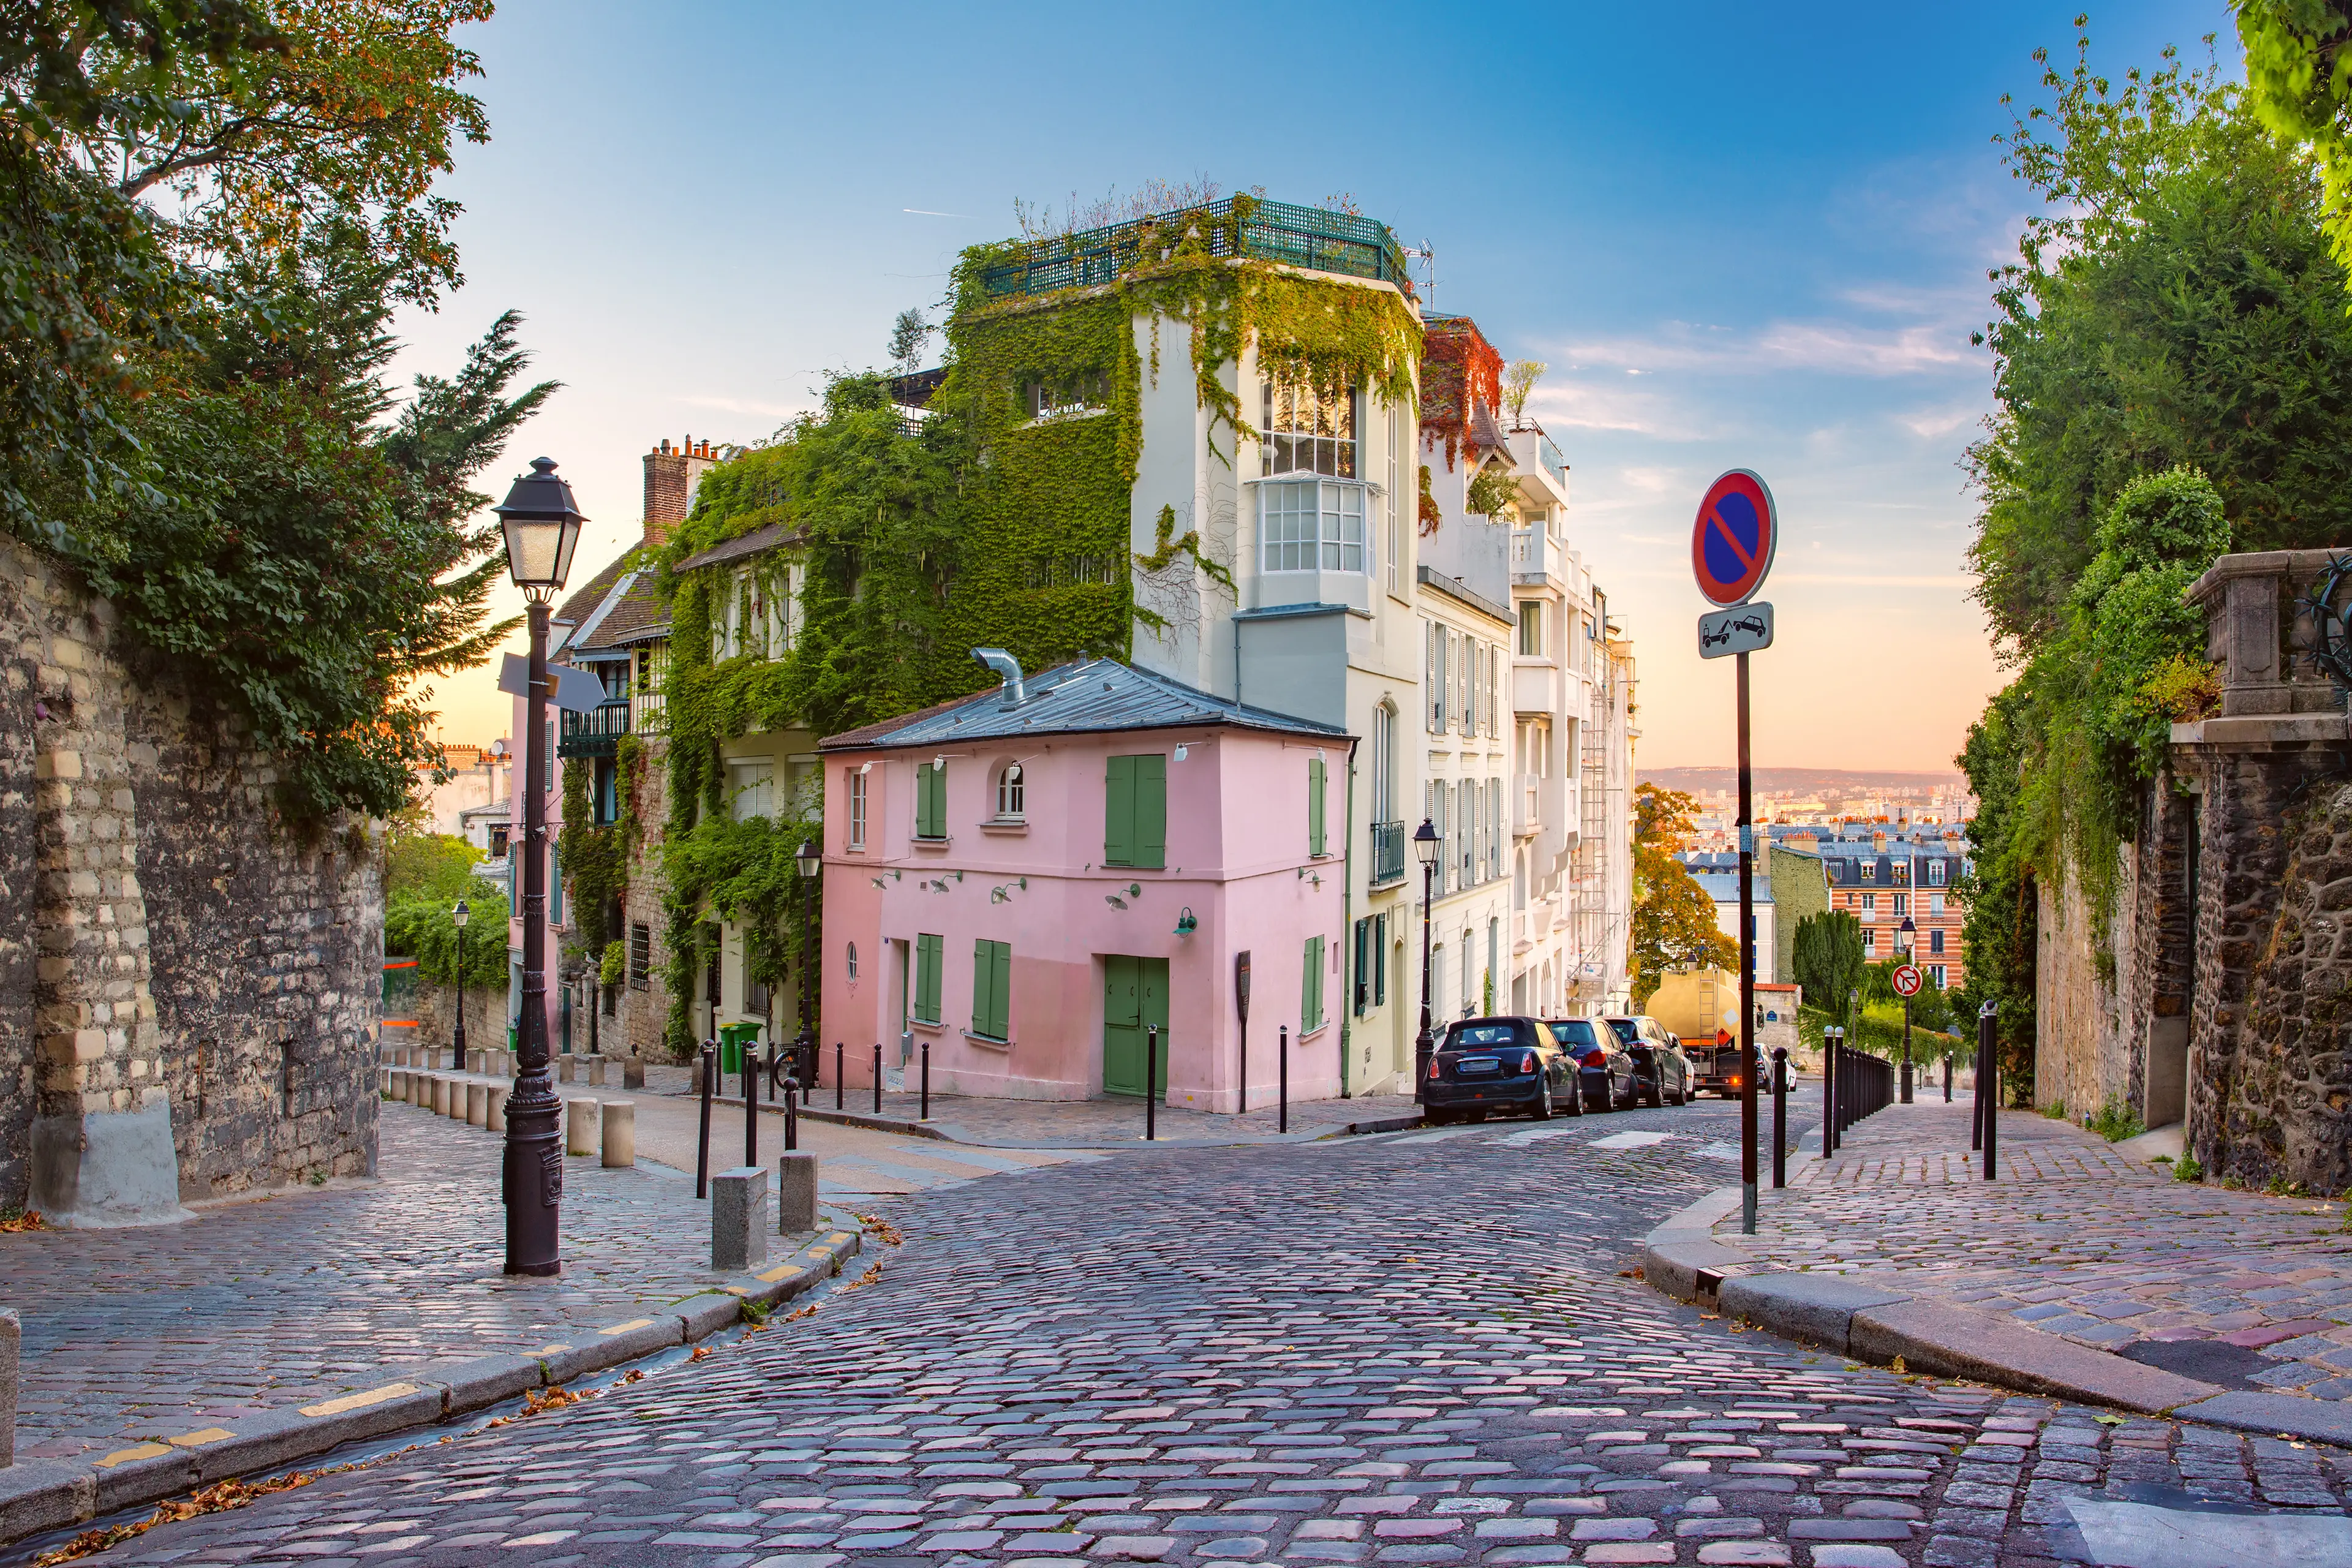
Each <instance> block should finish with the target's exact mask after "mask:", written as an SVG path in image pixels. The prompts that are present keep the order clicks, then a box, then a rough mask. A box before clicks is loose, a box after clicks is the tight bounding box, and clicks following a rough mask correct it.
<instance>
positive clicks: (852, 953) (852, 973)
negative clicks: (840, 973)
mask: <svg viewBox="0 0 2352 1568" xmlns="http://www.w3.org/2000/svg"><path fill="white" fill-rule="evenodd" d="M849 978H851V979H852V980H855V979H856V978H857V944H856V942H851V943H850V944H849Z"/></svg>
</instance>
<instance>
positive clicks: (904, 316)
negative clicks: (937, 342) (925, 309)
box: [890, 310, 932, 375]
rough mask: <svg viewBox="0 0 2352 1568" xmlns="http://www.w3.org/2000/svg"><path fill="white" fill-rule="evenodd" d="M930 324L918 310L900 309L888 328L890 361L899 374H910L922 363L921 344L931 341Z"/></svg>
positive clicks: (918, 368) (920, 366)
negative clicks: (895, 319)
mask: <svg viewBox="0 0 2352 1568" xmlns="http://www.w3.org/2000/svg"><path fill="white" fill-rule="evenodd" d="M931 331H932V328H931V324H930V322H929V321H925V320H923V313H922V312H921V311H920V310H901V311H899V312H898V321H895V322H894V323H892V325H891V328H890V363H893V364H895V365H897V366H898V374H901V375H912V374H915V372H917V371H918V370H920V369H921V368H922V365H923V345H924V344H925V343H928V342H930V341H931Z"/></svg>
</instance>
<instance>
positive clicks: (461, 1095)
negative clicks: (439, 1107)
mask: <svg viewBox="0 0 2352 1568" xmlns="http://www.w3.org/2000/svg"><path fill="white" fill-rule="evenodd" d="M449 1120H450V1121H465V1120H466V1079H465V1075H464V1074H462V1073H454V1072H453V1073H451V1074H450V1075H449Z"/></svg>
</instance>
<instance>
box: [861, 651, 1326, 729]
mask: <svg viewBox="0 0 2352 1568" xmlns="http://www.w3.org/2000/svg"><path fill="white" fill-rule="evenodd" d="M1024 684H1025V686H1026V689H1027V692H1028V700H1026V701H1025V702H1024V703H1022V704H1021V706H1019V707H1018V708H1013V707H1008V706H1006V703H1005V697H1004V692H1003V689H1002V688H1000V687H993V686H992V687H990V688H989V689H987V690H985V691H982V692H976V693H974V694H973V695H971V696H970V697H962V698H958V699H956V700H953V701H950V702H942V703H940V705H938V706H937V707H934V708H927V709H924V710H921V711H919V712H915V713H907V714H901V715H900V716H898V718H896V719H886V720H883V721H881V722H880V723H877V724H868V725H866V726H865V727H864V728H862V729H856V730H847V731H843V732H842V733H840V734H838V735H828V736H826V737H825V738H824V740H822V741H819V742H817V748H818V749H819V750H820V751H826V752H835V751H850V750H860V751H862V750H868V749H873V748H879V747H885V746H933V745H939V744H941V743H943V742H950V741H990V740H1004V739H1010V738H1012V737H1013V736H1028V735H1079V734H1099V733H1102V732H1104V731H1120V730H1173V729H1183V728H1188V727H1191V726H1192V725H1198V724H1223V725H1230V726H1233V727H1234V728H1236V729H1244V730H1263V731H1270V732H1272V733H1275V734H1283V735H1305V736H1309V737H1312V738H1314V739H1317V740H1329V741H1340V742H1344V741H1348V740H1349V739H1350V737H1349V734H1348V731H1345V730H1343V729H1341V728H1339V726H1338V725H1335V724H1318V723H1317V722H1315V721H1313V720H1311V719H1294V718H1292V717H1291V716H1290V715H1289V714H1287V713H1276V712H1273V711H1271V710H1267V709H1264V708H1252V707H1249V706H1247V705H1245V704H1244V703H1240V702H1233V701H1228V700H1226V699H1224V698H1222V697H1214V696H1212V695H1210V694H1209V693H1208V692H1205V691H1202V690H1199V689H1195V688H1193V687H1190V686H1187V685H1185V684H1184V683H1183V682H1181V681H1179V680H1171V679H1169V678H1168V677H1166V676H1164V675H1155V674H1153V673H1152V672H1151V671H1150V670H1146V669H1138V668H1135V667H1134V666H1133V665H1131V664H1122V663H1120V662H1119V661H1118V660H1117V659H1115V658H1088V659H1081V660H1079V661H1077V662H1076V663H1073V664H1064V665H1056V666H1055V667H1054V668H1050V669H1046V670H1043V671H1041V672H1039V673H1038V674H1035V675H1032V676H1030V677H1028V678H1027V680H1026V681H1025V683H1024Z"/></svg>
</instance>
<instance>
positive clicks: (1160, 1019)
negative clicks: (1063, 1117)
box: [1103, 952, 1168, 1100]
mask: <svg viewBox="0 0 2352 1568" xmlns="http://www.w3.org/2000/svg"><path fill="white" fill-rule="evenodd" d="M1153 1024H1157V1025H1158V1026H1160V1070H1159V1071H1158V1072H1157V1073H1155V1074H1154V1075H1153V1076H1152V1085H1151V1088H1152V1092H1153V1095H1154V1097H1155V1098H1157V1099H1160V1100H1165V1099H1167V1098H1168V961H1167V960H1166V959H1164V958H1129V957H1127V956H1126V955H1125V954H1122V953H1115V952H1114V953H1108V954H1106V955H1105V956H1104V958H1103V1092H1104V1093H1105V1094H1131V1095H1135V1096H1137V1097H1139V1098H1140V1097H1141V1095H1142V1093H1143V1058H1144V1029H1145V1027H1146V1026H1149V1025H1153Z"/></svg>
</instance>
